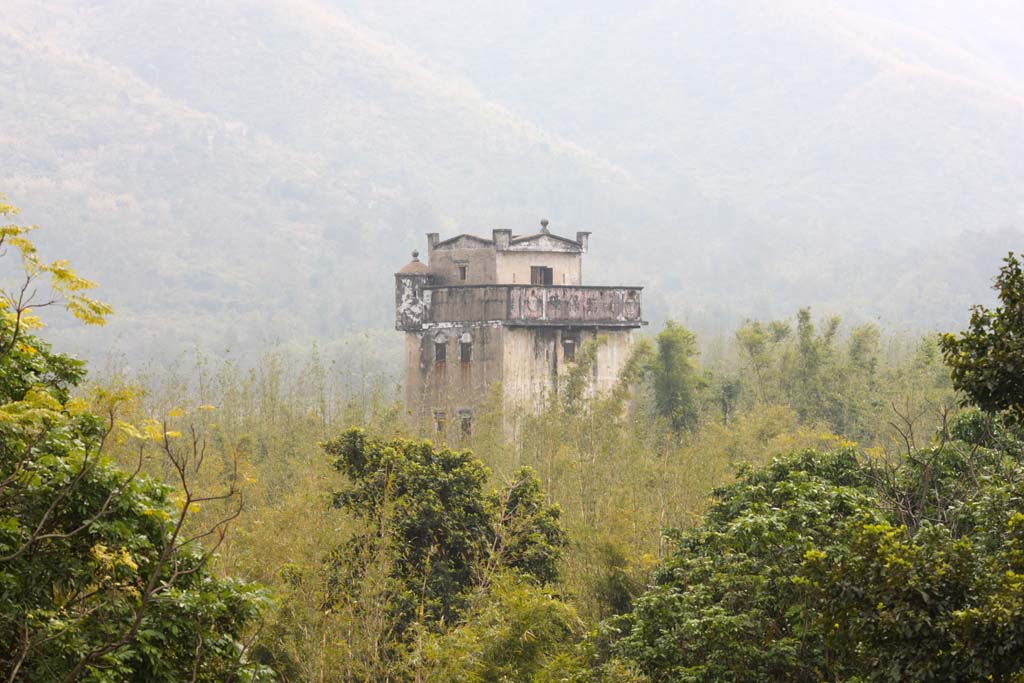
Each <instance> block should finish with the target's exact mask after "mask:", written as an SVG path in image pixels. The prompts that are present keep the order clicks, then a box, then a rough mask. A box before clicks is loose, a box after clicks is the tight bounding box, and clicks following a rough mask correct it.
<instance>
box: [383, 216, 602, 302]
mask: <svg viewBox="0 0 1024 683" xmlns="http://www.w3.org/2000/svg"><path fill="white" fill-rule="evenodd" d="M589 238H590V233H589V232H577V233H576V238H575V239H572V238H570V237H561V236H559V235H555V234H552V233H551V232H550V231H549V230H548V222H547V221H546V220H544V221H541V229H540V231H539V232H535V233H532V234H528V235H514V234H512V231H511V230H508V229H505V228H498V229H495V230H493V231H492V233H491V239H487V238H484V237H477V236H476V235H468V234H462V235H456V236H454V237H450V238H448V239H445V240H441V239H440V235H438V234H437V233H429V234H428V235H427V259H426V263H425V264H423V263H419V265H417V263H418V261H417V260H416V259H415V258H414V260H413V262H412V263H410V264H409V265H408V266H406V268H405V269H403V271H405V270H406V269H415V270H417V271H419V272H422V273H424V274H429V275H430V276H431V278H430V279H431V281H432V283H433V284H436V285H448V286H451V285H491V284H509V285H512V284H519V285H529V284H534V285H581V284H583V254H585V253H586V252H587V248H588V242H589Z"/></svg>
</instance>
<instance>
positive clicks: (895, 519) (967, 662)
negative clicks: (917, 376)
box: [608, 416, 1024, 683]
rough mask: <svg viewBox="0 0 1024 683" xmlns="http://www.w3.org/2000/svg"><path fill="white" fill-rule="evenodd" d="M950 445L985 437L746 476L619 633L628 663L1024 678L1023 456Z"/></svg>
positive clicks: (761, 673)
mask: <svg viewBox="0 0 1024 683" xmlns="http://www.w3.org/2000/svg"><path fill="white" fill-rule="evenodd" d="M949 432H950V436H952V437H953V438H954V439H957V438H963V437H969V436H970V435H972V434H978V435H980V436H981V437H982V438H983V439H984V441H982V442H974V443H972V442H970V441H961V440H949V441H946V442H945V443H943V444H942V445H941V446H937V447H934V448H930V449H923V450H919V451H916V452H913V453H911V454H910V455H909V456H908V457H905V458H904V459H902V460H901V461H900V462H898V463H896V464H889V465H887V464H885V463H880V462H877V461H873V460H869V459H863V458H861V457H860V456H858V455H857V454H856V452H854V451H852V450H844V451H837V452H833V453H825V454H821V453H816V452H805V453H802V454H794V455H790V456H786V457H782V458H778V459H776V460H775V461H774V462H773V463H772V464H771V465H769V466H768V467H766V468H763V469H758V470H746V471H744V472H743V473H741V475H740V477H739V481H737V483H736V484H734V485H731V486H729V487H726V488H724V489H721V490H719V491H717V492H716V494H715V496H716V499H717V502H716V503H715V504H714V505H713V506H712V507H711V508H710V509H709V510H708V512H707V514H706V515H705V518H704V521H703V524H702V525H701V526H699V527H697V528H695V529H692V530H688V531H685V532H676V534H675V538H676V543H677V547H676V550H675V552H674V554H673V556H672V557H671V558H670V559H669V560H668V562H666V563H665V564H664V565H663V566H662V568H661V569H659V571H658V573H657V574H656V577H655V578H656V581H655V585H654V587H652V588H651V589H650V590H649V591H648V592H647V593H646V594H645V595H643V596H642V597H640V598H639V599H638V600H637V601H636V603H635V608H634V610H633V612H632V613H631V614H630V615H628V616H626V617H622V618H619V619H613V620H611V621H610V622H609V624H608V629H609V631H610V632H612V633H617V634H618V636H619V637H618V641H617V642H616V643H615V644H614V645H613V646H612V652H613V653H615V654H617V655H618V656H619V657H620V658H622V659H623V660H625V661H626V662H628V663H633V664H635V665H637V666H638V667H639V668H640V669H641V670H642V671H643V672H644V673H646V674H647V675H648V676H649V677H650V678H651V679H652V680H653V681H679V680H682V681H709V682H710V681H719V680H736V681H751V682H755V681H756V682H762V681H765V682H767V681H777V680H791V681H808V682H811V681H822V680H849V681H854V680H856V681H902V680H915V681H935V682H936V683H938V682H940V681H978V680H994V681H1016V680H1020V677H1021V676H1022V675H1024V580H1022V579H1021V577H1022V576H1024V554H1022V548H1024V515H1022V514H1021V509H1022V506H1024V462H1022V459H1021V457H1020V454H1021V445H1022V444H1020V443H1019V442H1017V443H1014V444H1013V445H1012V446H1011V447H1010V448H1006V449H1003V446H1004V445H1005V444H1006V443H1007V441H1006V440H1007V438H1008V436H1007V433H1006V432H1005V430H1004V429H1003V428H1002V427H999V426H996V427H995V428H994V429H992V430H988V429H982V430H979V429H978V425H977V424H976V419H975V417H973V416H968V417H966V418H964V419H963V420H960V419H957V420H954V422H953V424H952V425H951V426H950V429H949ZM993 434H995V435H996V437H995V440H993V436H992V435H993ZM985 443H987V444H989V445H990V446H991V445H996V446H997V448H995V449H993V448H988V447H986V446H985Z"/></svg>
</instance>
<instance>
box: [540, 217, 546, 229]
mask: <svg viewBox="0 0 1024 683" xmlns="http://www.w3.org/2000/svg"><path fill="white" fill-rule="evenodd" d="M540 231H541V232H547V231H548V219H547V218H542V219H540Z"/></svg>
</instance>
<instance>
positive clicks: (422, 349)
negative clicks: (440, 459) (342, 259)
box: [395, 221, 645, 437]
mask: <svg viewBox="0 0 1024 683" xmlns="http://www.w3.org/2000/svg"><path fill="white" fill-rule="evenodd" d="M547 225H548V223H547V221H541V226H542V227H541V231H540V232H537V233H534V234H530V235H513V234H512V231H511V230H504V229H501V230H494V231H493V233H492V236H491V239H486V238H483V237H476V236H474V235H465V234H463V235H456V236H455V237H451V238H449V239H446V240H440V239H439V236H438V235H437V233H430V234H428V235H427V262H426V263H423V262H422V261H420V260H419V253H418V252H415V251H414V252H413V254H412V256H413V259H412V261H411V262H410V263H409V264H408V265H406V266H405V267H404V268H402V269H401V270H400V271H398V272H397V273H396V274H395V327H396V329H398V330H401V331H403V332H405V406H406V410H407V411H408V412H409V413H410V415H411V416H412V417H413V418H414V419H416V420H418V421H419V422H420V423H421V424H424V425H429V427H430V428H431V429H433V430H434V431H435V432H437V433H439V434H440V435H441V436H442V437H444V436H448V435H453V436H454V435H458V434H459V433H462V434H468V433H470V432H471V431H472V428H473V418H474V414H475V412H476V411H477V410H478V408H479V407H480V406H481V404H482V403H483V402H484V400H485V399H486V398H487V397H488V395H489V394H490V393H491V392H494V391H498V390H499V387H500V392H501V396H500V399H501V401H502V403H503V406H504V408H505V409H506V410H507V409H510V408H519V409H523V410H526V411H530V412H533V411H535V410H537V409H539V408H540V407H541V406H542V405H543V402H544V399H545V396H547V395H550V394H551V393H552V392H557V391H558V384H559V377H560V376H561V375H562V374H563V373H565V372H566V371H567V370H568V368H569V367H570V366H571V365H572V364H573V363H574V362H575V358H576V351H577V349H579V348H580V346H581V344H583V343H585V342H586V341H587V340H588V339H593V338H595V337H597V336H598V335H603V336H605V337H606V338H607V343H604V344H602V345H601V346H600V348H599V350H598V352H597V362H596V365H595V368H594V375H593V380H594V381H593V386H594V387H595V389H596V390H597V391H603V390H606V389H608V388H610V387H611V386H612V385H613V384H614V382H615V379H616V378H617V377H618V374H619V370H620V369H621V367H622V365H623V364H624V363H625V362H626V360H627V358H628V357H629V353H630V350H631V347H632V343H633V330H635V329H637V328H638V327H640V326H641V325H644V324H645V323H644V322H643V320H642V319H641V317H640V293H641V289H642V288H641V287H588V286H584V285H583V254H585V253H587V248H588V238H589V236H590V233H588V232H578V233H576V238H575V239H571V238H568V237H559V236H557V235H553V234H551V233H550V232H549V231H548V228H547Z"/></svg>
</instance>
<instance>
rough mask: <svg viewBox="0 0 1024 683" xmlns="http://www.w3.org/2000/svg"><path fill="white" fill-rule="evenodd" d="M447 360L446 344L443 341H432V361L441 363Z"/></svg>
mask: <svg viewBox="0 0 1024 683" xmlns="http://www.w3.org/2000/svg"><path fill="white" fill-rule="evenodd" d="M446 360H448V344H446V343H445V342H434V362H435V363H443V362H445V361H446Z"/></svg>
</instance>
